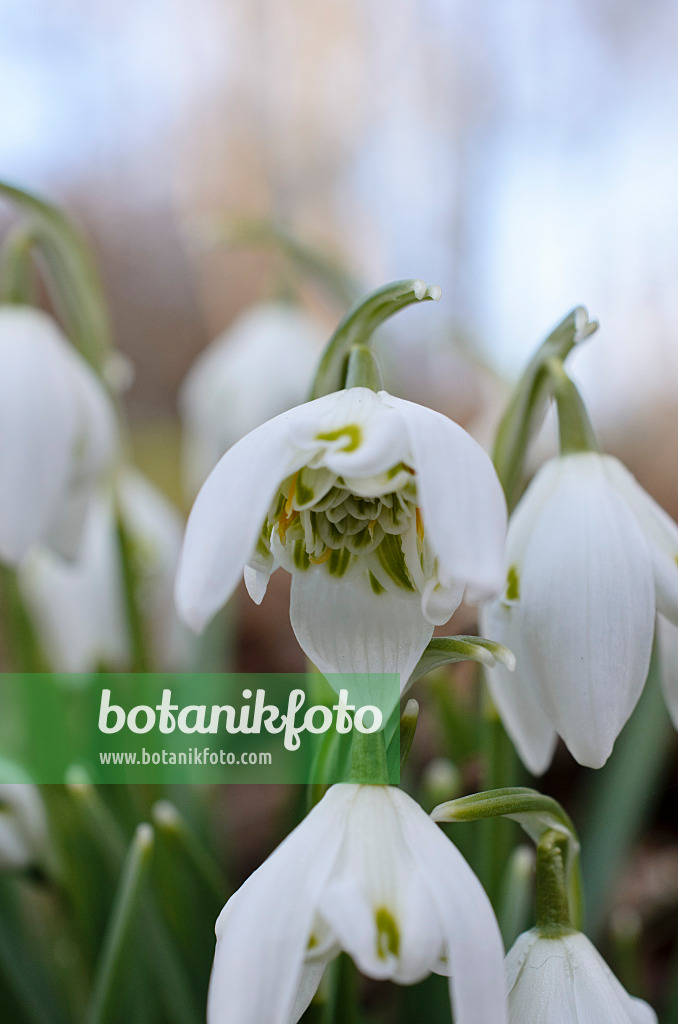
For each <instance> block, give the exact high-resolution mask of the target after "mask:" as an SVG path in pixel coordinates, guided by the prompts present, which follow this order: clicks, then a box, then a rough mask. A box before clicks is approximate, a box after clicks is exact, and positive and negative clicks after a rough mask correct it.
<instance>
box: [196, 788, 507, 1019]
mask: <svg viewBox="0 0 678 1024" xmlns="http://www.w3.org/2000/svg"><path fill="white" fill-rule="evenodd" d="M216 931H217V947H216V952H215V957H214V966H213V968H212V978H211V982H210V991H209V999H208V1014H207V1019H208V1024H235V1022H236V1021H237V1024H260V1022H261V1021H266V1022H267V1024H291V1022H295V1021H297V1020H298V1019H299V1017H300V1016H301V1014H302V1013H303V1012H304V1010H305V1009H306V1007H307V1006H308V1004H309V1003H310V1001H311V999H312V998H313V995H314V993H315V991H316V989H317V988H318V985H319V984H320V980H321V977H322V974H323V971H324V969H325V966H326V964H327V963H328V962H329V961H330V960H331V959H333V957H335V956H336V955H337V954H338V953H339V951H340V950H345V951H346V952H347V953H349V955H350V956H351V957H352V958H353V960H354V961H355V963H356V964H357V966H358V967H359V969H360V970H361V971H362V972H363V973H364V974H367V975H368V976H369V977H372V978H379V979H386V978H389V979H392V980H394V981H396V982H399V983H401V984H404V985H409V984H414V983H415V982H417V981H420V980H422V979H423V978H425V977H426V976H427V975H428V974H430V973H431V971H435V972H436V973H439V974H445V975H448V976H449V977H450V992H451V999H452V1003H453V1007H454V1011H455V1019H456V1020H458V1021H459V1022H460V1024H487V1021H492V1022H493V1024H502V1022H503V1021H505V1019H506V1001H505V985H504V973H503V964H502V958H503V954H502V943H501V938H500V936H499V931H498V928H497V924H496V921H495V918H494V914H493V913H492V908H491V906H490V903H489V900H488V899H487V897H486V895H485V893H484V891H483V889H482V887H481V885H480V882H479V881H478V879H477V878H476V877H475V875H474V874H473V872H472V871H471V869H470V868H469V866H468V865H467V864H466V861H465V860H464V859H463V858H462V856H461V855H460V853H459V852H458V851H457V849H456V847H455V846H453V844H452V843H451V842H450V841H449V840H448V839H447V838H446V837H445V836H444V834H443V833H442V832H441V831H440V829H439V828H438V827H437V826H436V825H435V824H434V823H433V822H432V821H431V819H430V818H429V817H428V815H427V814H425V812H424V811H423V810H422V809H421V808H420V807H419V805H418V804H416V803H415V802H414V801H413V800H412V799H411V797H409V796H407V795H406V794H405V793H403V792H402V791H401V790H399V789H395V788H393V787H389V786H357V785H348V784H347V785H338V786H333V787H332V788H331V789H330V790H328V792H327V794H326V795H325V797H323V799H322V800H321V801H320V803H319V804H317V806H316V807H315V808H314V809H313V810H312V811H311V813H310V814H309V815H308V816H307V817H306V818H305V819H304V821H303V822H302V823H301V824H300V825H299V826H298V827H297V828H296V829H295V830H294V832H292V833H291V834H290V835H289V836H288V837H287V839H285V841H284V842H283V843H282V844H281V845H280V846H279V847H278V849H277V850H276V851H275V852H274V853H273V854H272V856H271V857H269V859H268V860H267V861H265V862H264V864H263V865H262V866H261V867H260V868H259V869H258V870H257V871H255V873H254V874H253V875H251V877H250V878H249V879H248V880H247V881H246V882H245V884H244V885H243V886H242V887H241V888H240V889H239V890H238V891H237V892H236V893H235V895H234V896H232V897H231V899H230V900H229V901H228V903H227V904H226V906H225V907H224V910H223V911H222V913H221V916H220V917H219V920H218V921H217V928H216Z"/></svg>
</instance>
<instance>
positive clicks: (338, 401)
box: [292, 388, 409, 478]
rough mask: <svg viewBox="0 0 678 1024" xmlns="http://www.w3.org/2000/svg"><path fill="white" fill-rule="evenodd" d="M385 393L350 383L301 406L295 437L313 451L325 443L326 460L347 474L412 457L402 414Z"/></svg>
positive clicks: (368, 472) (374, 471) (371, 471)
mask: <svg viewBox="0 0 678 1024" xmlns="http://www.w3.org/2000/svg"><path fill="white" fill-rule="evenodd" d="M384 394H385V392H382V393H381V394H379V395H377V394H375V392H374V391H370V389H369V388H348V389H347V390H345V391H336V392H334V393H333V394H331V395H325V396H324V397H323V398H318V399H316V400H315V401H314V402H309V403H307V405H306V406H301V407H300V410H299V411H300V415H299V416H298V417H297V418H296V420H295V424H294V426H293V428H292V431H293V435H294V438H295V441H296V442H297V443H298V444H299V446H300V447H304V448H306V449H307V450H313V449H315V448H317V447H318V445H319V444H321V445H322V447H323V450H324V453H323V457H322V465H323V466H325V467H327V469H330V470H332V472H333V473H337V474H338V475H340V476H343V477H358V478H359V477H371V476H374V475H378V474H380V473H383V472H385V471H386V470H389V469H391V468H392V467H393V466H395V465H397V464H398V463H399V462H402V461H403V460H405V459H406V458H407V457H408V454H409V440H408V436H407V432H406V431H405V429H404V425H403V421H402V417H400V416H398V415H397V414H396V413H394V412H393V410H392V409H391V407H390V406H389V405H388V404H387V403H386V402H384V401H383V398H382V396H383V395H384ZM302 409H303V410H304V414H303V418H302V416H301V410H302ZM347 427H348V428H349V432H347V433H343V431H344V428H347ZM319 439H324V440H319Z"/></svg>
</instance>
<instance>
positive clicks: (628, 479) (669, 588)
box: [605, 456, 678, 625]
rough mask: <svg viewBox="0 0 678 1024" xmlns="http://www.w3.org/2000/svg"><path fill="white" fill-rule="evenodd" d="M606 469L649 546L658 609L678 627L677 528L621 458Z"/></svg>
mask: <svg viewBox="0 0 678 1024" xmlns="http://www.w3.org/2000/svg"><path fill="white" fill-rule="evenodd" d="M605 470H606V472H607V474H608V477H609V479H610V480H611V481H612V482H613V483H614V484H615V486H616V487H617V488H618V489H619V491H620V492H621V494H622V495H623V496H624V498H625V499H626V501H627V502H628V504H629V507H630V509H631V511H632V512H633V514H634V515H635V517H636V519H637V520H638V522H639V523H640V526H641V529H642V531H643V533H644V535H645V539H646V541H647V542H648V544H649V547H650V551H651V553H652V563H653V566H654V577H655V585H656V588H657V610H658V611H660V612H661V613H662V615H665V616H666V617H667V618H668V619H670V620H671V621H672V622H674V623H675V624H676V625H678V526H677V525H676V524H675V523H674V521H673V519H671V517H670V516H669V515H667V513H666V512H665V511H664V509H663V508H662V507H661V505H658V504H657V502H656V501H655V500H654V499H653V498H651V497H650V495H649V494H648V493H647V491H645V490H643V488H642V487H641V486H640V484H639V483H638V481H637V480H636V478H635V477H634V476H633V475H632V474H631V473H629V471H628V469H627V468H626V466H624V465H622V463H621V462H619V460H618V459H614V458H612V457H611V456H608V457H607V458H606V459H605Z"/></svg>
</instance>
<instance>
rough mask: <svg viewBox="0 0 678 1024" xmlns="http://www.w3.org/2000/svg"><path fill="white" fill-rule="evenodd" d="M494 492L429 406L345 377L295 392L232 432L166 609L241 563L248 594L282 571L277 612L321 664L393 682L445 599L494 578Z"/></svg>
mask: <svg viewBox="0 0 678 1024" xmlns="http://www.w3.org/2000/svg"><path fill="white" fill-rule="evenodd" d="M505 529H506V506H505V502H504V496H503V492H502V490H501V486H500V484H499V480H498V479H497V476H496V474H495V471H494V467H493V466H492V463H491V461H490V459H489V457H488V456H487V455H486V453H485V452H484V451H483V450H482V448H481V447H480V446H479V445H478V444H477V443H476V442H475V441H474V440H473V439H472V438H471V437H470V435H469V434H467V433H466V431H465V430H463V429H462V428H461V427H460V426H458V425H457V424H456V423H453V422H452V420H449V419H447V417H446V416H443V415H441V414H440V413H437V412H433V410H431V409H426V408H424V407H423V406H420V405H415V404H414V403H412V402H406V401H404V400H402V399H399V398H394V397H393V396H392V395H389V394H387V392H385V391H380V392H379V393H375V392H373V391H370V390H369V389H368V388H364V387H355V388H349V389H346V390H344V391H338V392H335V393H333V394H330V395H326V396H324V397H323V398H318V399H316V400H315V401H313V402H308V403H307V404H305V405H300V406H297V407H296V408H295V409H291V410H290V411H289V412H286V413H283V414H281V415H280V416H277V417H276V418H275V419H272V420H269V421H268V422H267V423H264V424H263V425H262V426H260V427H258V428H257V429H256V430H253V431H252V432H251V433H250V434H248V435H247V436H246V437H244V438H243V439H242V440H241V441H239V442H238V443H237V444H236V445H234V446H233V448H231V449H230V450H229V451H228V452H227V453H226V454H225V455H224V456H223V458H222V459H221V460H220V462H219V463H218V464H217V466H216V467H215V469H214V470H213V472H212V473H211V474H210V476H209V477H208V479H207V480H206V482H205V484H204V486H203V488H202V490H201V491H200V493H199V494H198V497H197V499H196V501H195V504H194V506H193V510H192V512H191V514H190V517H189V520H188V525H187V529H186V536H185V539H184V547H183V551H182V555H181V560H180V565H179V572H178V576H177V585H176V599H177V605H178V608H179V612H180V615H181V616H182V617H183V618H184V619H185V621H186V622H187V623H188V624H189V625H190V626H191V627H192V628H193V629H194V630H200V629H202V628H203V627H204V626H205V624H206V623H207V622H208V621H209V619H210V618H211V617H212V615H214V613H215V612H216V611H217V609H218V608H220V607H221V605H223V604H224V602H225V601H226V600H227V599H228V597H229V596H230V595H231V593H232V591H233V589H234V587H235V586H236V584H237V582H238V579H239V577H240V574H241V573H242V571H243V567H245V582H246V584H247V588H248V590H249V593H250V596H251V597H252V598H253V600H255V601H256V602H257V603H259V602H260V601H261V600H262V598H263V596H264V593H265V591H266V587H267V584H268V579H269V576H270V574H271V572H272V571H273V570H274V569H275V568H277V567H278V566H283V567H284V568H285V569H287V570H288V571H289V572H290V573H291V574H292V576H293V580H292V597H291V605H290V617H291V620H292V625H293V628H294V630H295V633H296V635H297V639H298V640H299V642H300V644H301V646H302V647H303V648H304V650H305V651H306V653H307V654H308V656H309V657H310V658H311V659H312V660H313V661H314V662H315V664H316V665H317V666H318V668H319V669H320V670H321V671H334V672H344V671H349V672H362V671H370V672H398V673H400V674H401V678H402V679H403V682H404V681H405V680H406V679H407V677H408V676H409V674H410V672H411V671H412V669H413V668H414V665H415V664H416V662H417V661H418V659H419V657H420V655H421V653H422V651H423V649H424V648H425V647H426V644H427V643H428V641H429V640H430V638H431V635H432V632H433V625H434V624H435V623H444V622H447V620H448V619H449V618H450V616H451V615H452V613H453V611H454V610H455V609H456V608H457V606H458V605H459V603H460V601H461V599H462V595H463V594H464V589H465V588H468V596H469V598H470V599H471V600H479V599H486V598H488V597H489V596H491V595H493V594H495V593H497V592H498V591H499V589H500V588H501V585H502V580H503V557H504V537H505Z"/></svg>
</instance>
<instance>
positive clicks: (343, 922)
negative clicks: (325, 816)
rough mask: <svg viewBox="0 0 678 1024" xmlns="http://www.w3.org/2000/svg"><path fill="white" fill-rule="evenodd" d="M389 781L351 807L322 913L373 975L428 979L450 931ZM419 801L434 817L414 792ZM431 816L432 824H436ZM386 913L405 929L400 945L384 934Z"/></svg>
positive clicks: (399, 931) (409, 981)
mask: <svg viewBox="0 0 678 1024" xmlns="http://www.w3.org/2000/svg"><path fill="white" fill-rule="evenodd" d="M396 793H397V791H396V790H394V789H392V788H391V787H389V786H362V787H361V788H360V790H359V792H358V796H357V797H356V800H355V802H354V804H353V806H352V807H351V813H350V815H349V817H348V820H347V824H346V832H345V836H344V842H343V844H342V847H341V850H340V851H339V854H338V856H337V861H336V865H335V870H334V872H333V874H332V878H331V880H330V882H329V884H328V886H327V887H326V889H325V891H324V892H323V895H322V897H321V902H320V907H319V911H320V914H321V915H322V917H323V918H324V920H326V921H327V923H328V924H329V926H330V929H331V931H332V933H333V934H334V935H335V936H336V938H337V940H338V942H339V944H340V945H341V947H342V949H345V950H346V951H347V952H348V953H349V954H350V955H351V957H352V958H353V959H354V961H355V962H356V964H357V965H358V967H359V968H360V970H361V971H362V972H363V973H364V974H367V975H368V976H369V977H372V978H393V979H394V980H395V981H398V982H400V983H401V984H406V985H408V984H413V983H414V982H416V981H421V980H422V979H423V978H425V977H426V976H427V975H428V974H429V973H430V972H431V970H433V969H436V968H437V967H438V966H439V962H440V955H441V953H442V951H443V933H442V927H441V923H440V919H439V915H438V911H437V907H436V902H435V901H434V900H433V899H432V897H431V893H430V890H429V888H428V886H427V880H426V879H424V878H423V877H422V876H421V873H420V872H419V871H418V870H417V865H416V862H415V860H414V858H413V856H412V853H411V852H410V850H409V848H408V846H407V844H406V843H405V842H404V841H403V834H402V830H401V824H400V819H401V817H402V814H403V813H404V812H403V806H402V802H401V800H400V799H399V798H398V797H397V796H394V794H396ZM406 799H407V803H406V804H405V805H404V806H406V807H407V810H408V812H409V813H413V812H412V807H410V804H411V805H412V806H413V807H414V808H415V811H414V813H416V812H417V811H418V812H419V815H420V816H421V817H420V818H419V821H420V824H421V821H422V820H423V819H426V815H425V814H424V813H423V811H421V809H420V808H419V807H418V806H417V805H416V804H414V802H413V801H411V799H410V798H409V797H407V798H406ZM429 826H430V822H429V821H428V820H426V824H425V825H424V826H423V827H424V828H426V827H429ZM379 913H382V914H387V915H388V916H389V918H390V922H391V923H392V926H393V927H394V928H395V929H396V930H397V942H396V945H397V949H393V948H392V946H390V944H389V942H388V936H381V937H380V933H379V926H378V915H379Z"/></svg>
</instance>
